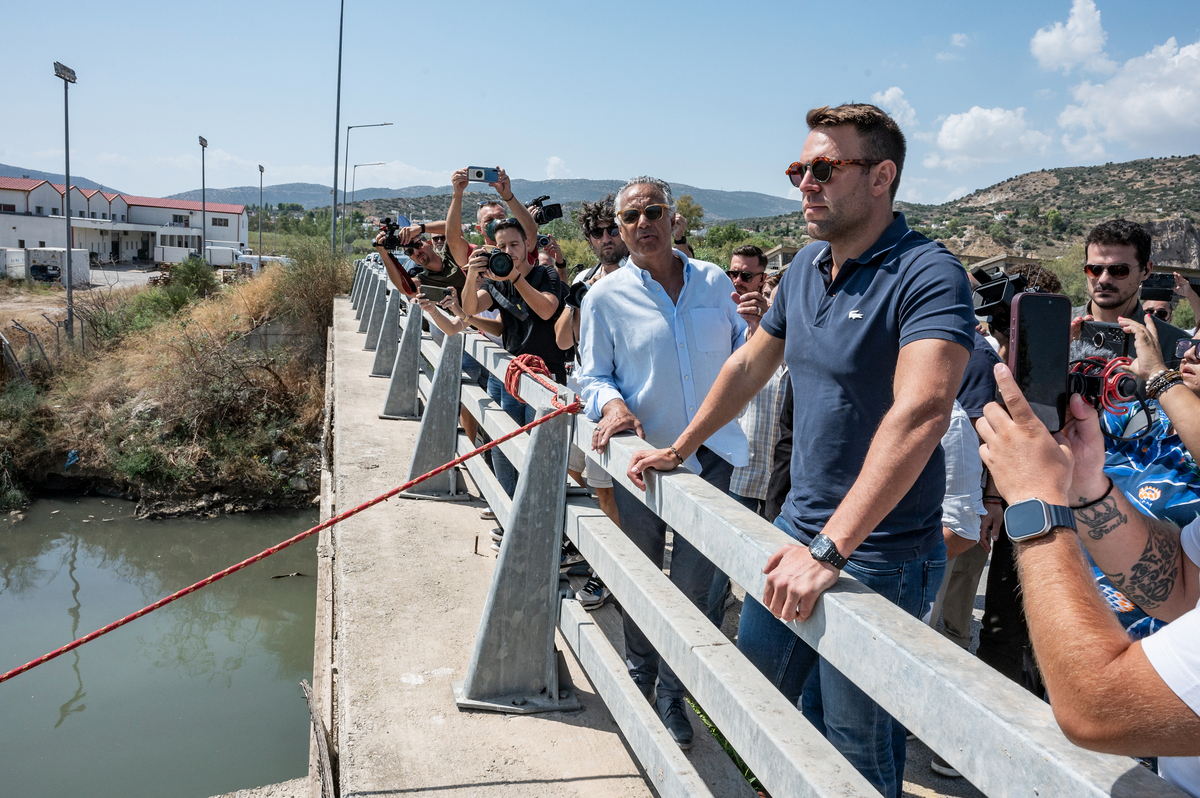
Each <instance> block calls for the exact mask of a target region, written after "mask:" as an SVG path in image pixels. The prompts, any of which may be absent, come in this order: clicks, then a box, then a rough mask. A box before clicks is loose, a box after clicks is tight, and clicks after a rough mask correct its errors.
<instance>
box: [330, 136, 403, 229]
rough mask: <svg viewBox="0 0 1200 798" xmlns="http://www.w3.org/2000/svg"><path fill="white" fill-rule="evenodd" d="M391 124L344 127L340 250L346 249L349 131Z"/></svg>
mask: <svg viewBox="0 0 1200 798" xmlns="http://www.w3.org/2000/svg"><path fill="white" fill-rule="evenodd" d="M391 124H392V123H391V122H380V123H378V124H374V125H347V126H346V156H345V157H346V163H345V164H344V165H343V166H342V249H345V248H346V177H347V175H346V172H347V171H348V170H349V168H350V131H351V130H354V128H356V127H388V126H389V125H391ZM334 199H335V200H336V199H337V197H336V196H335V197H334Z"/></svg>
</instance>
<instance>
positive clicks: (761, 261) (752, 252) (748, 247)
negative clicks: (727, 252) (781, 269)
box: [731, 244, 767, 269]
mask: <svg viewBox="0 0 1200 798" xmlns="http://www.w3.org/2000/svg"><path fill="white" fill-rule="evenodd" d="M732 255H741V256H742V257H743V258H758V265H759V266H762V267H763V268H764V269H765V268H767V256H766V255H764V254H763V251H762V250H761V249H759V248H758V247H756V246H754V245H753V244H744V245H742V246H740V247H738V248H737V249H735V250H734V251H733V253H732V254H731V257H732Z"/></svg>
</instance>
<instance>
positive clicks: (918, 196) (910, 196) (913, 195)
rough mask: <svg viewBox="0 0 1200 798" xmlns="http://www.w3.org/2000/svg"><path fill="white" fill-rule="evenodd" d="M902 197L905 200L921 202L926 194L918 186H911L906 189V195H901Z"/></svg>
mask: <svg viewBox="0 0 1200 798" xmlns="http://www.w3.org/2000/svg"><path fill="white" fill-rule="evenodd" d="M900 199H902V200H904V201H905V202H920V201H921V200H923V199H925V195H924V194H922V193H921V190H920V189H919V188H916V187H915V186H909V187H908V188H906V189H904V196H902V197H900Z"/></svg>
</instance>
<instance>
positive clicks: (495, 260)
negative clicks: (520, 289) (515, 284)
mask: <svg viewBox="0 0 1200 798" xmlns="http://www.w3.org/2000/svg"><path fill="white" fill-rule="evenodd" d="M486 252H487V253H488V262H487V267H488V271H490V272H491V273H492V274H494V275H496V276H497V277H507V276H508V275H509V273H510V272H511V271H512V270H513V266H514V264H513V259H512V257H510V256H509V254H508V253H507V252H505V251H504V250H502V249H496V248H494V247H489V248H487V250H486Z"/></svg>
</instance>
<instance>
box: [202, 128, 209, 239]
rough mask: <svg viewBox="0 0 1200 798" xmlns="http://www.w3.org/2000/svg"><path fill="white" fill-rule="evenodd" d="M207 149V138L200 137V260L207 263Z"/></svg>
mask: <svg viewBox="0 0 1200 798" xmlns="http://www.w3.org/2000/svg"><path fill="white" fill-rule="evenodd" d="M207 149H208V139H206V138H204V136H201V137H200V260H202V261H204V262H205V263H208V256H207V252H206V250H205V246H204V243H205V241H204V239H205V237H206V236H207V235H208V205H207V203H206V201H205V196H206V190H205V185H204V152H205V151H206V150H207Z"/></svg>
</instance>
